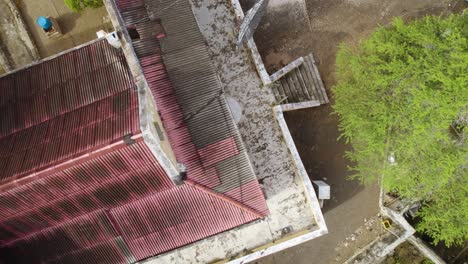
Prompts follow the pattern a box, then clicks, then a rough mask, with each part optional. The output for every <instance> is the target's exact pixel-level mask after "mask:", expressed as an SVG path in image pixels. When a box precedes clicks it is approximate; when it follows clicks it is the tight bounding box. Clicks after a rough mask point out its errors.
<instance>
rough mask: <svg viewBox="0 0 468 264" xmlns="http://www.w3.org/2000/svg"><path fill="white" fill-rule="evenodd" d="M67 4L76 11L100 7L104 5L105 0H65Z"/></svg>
mask: <svg viewBox="0 0 468 264" xmlns="http://www.w3.org/2000/svg"><path fill="white" fill-rule="evenodd" d="M64 3H65V5H66V6H67V7H68V8H70V9H71V10H72V11H74V12H80V11H83V10H84V9H85V8H87V7H90V8H98V7H101V6H103V5H104V2H103V0H64Z"/></svg>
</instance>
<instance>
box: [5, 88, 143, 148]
mask: <svg viewBox="0 0 468 264" xmlns="http://www.w3.org/2000/svg"><path fill="white" fill-rule="evenodd" d="M125 92H134V93H136V91H132V89H125V90H121V91H116V92H115V93H112V94H109V95H107V96H105V97H102V98H100V99H99V100H96V101H93V102H90V103H86V104H83V105H82V106H79V107H77V108H75V109H71V110H67V111H64V112H63V113H60V114H58V115H56V116H53V117H50V118H47V119H45V120H43V121H40V122H39V123H37V124H33V125H30V126H27V127H23V128H21V129H18V130H16V131H14V132H12V133H9V134H5V135H0V140H2V139H4V138H6V137H9V136H12V135H14V134H16V133H20V132H22V131H24V130H26V129H32V128H34V127H36V126H40V125H42V124H44V123H46V122H49V121H51V120H53V119H55V118H59V117H61V116H64V115H66V114H69V113H71V112H73V111H77V110H79V109H83V108H85V107H88V106H91V105H93V104H97V103H100V102H102V101H104V100H107V99H109V98H111V97H114V96H116V95H119V94H122V93H125ZM93 122H94V123H95V121H93ZM93 122H92V123H93Z"/></svg>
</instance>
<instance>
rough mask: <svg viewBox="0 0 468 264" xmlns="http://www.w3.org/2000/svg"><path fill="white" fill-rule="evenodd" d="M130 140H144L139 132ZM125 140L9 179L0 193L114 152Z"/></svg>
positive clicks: (122, 145) (1, 184)
mask: <svg viewBox="0 0 468 264" xmlns="http://www.w3.org/2000/svg"><path fill="white" fill-rule="evenodd" d="M130 139H131V140H135V142H140V141H143V140H144V139H143V134H142V133H141V132H139V133H138V134H135V135H132V136H131V137H130ZM126 140H128V136H127V137H126V136H123V137H122V138H121V139H118V140H116V141H114V142H113V143H110V144H105V145H101V146H99V147H97V148H92V149H89V150H87V151H84V152H82V153H79V155H78V156H76V157H74V158H66V159H64V160H62V161H58V162H57V163H52V164H50V165H48V166H46V167H43V168H42V169H40V170H39V171H36V172H32V173H28V174H26V175H24V176H22V177H19V178H18V179H16V178H10V179H9V180H8V181H5V182H0V193H3V192H7V191H9V190H12V189H14V188H15V187H18V186H21V185H25V184H28V183H30V182H32V181H35V180H38V179H41V178H42V177H47V176H49V175H52V174H53V173H55V172H57V171H58V170H66V169H69V168H71V167H73V166H76V165H78V164H81V163H83V162H86V161H88V160H90V159H94V158H96V157H100V156H102V155H105V154H107V153H109V152H112V151H114V150H115V148H116V147H125V146H127V145H128V144H127V142H126ZM50 171H52V172H50Z"/></svg>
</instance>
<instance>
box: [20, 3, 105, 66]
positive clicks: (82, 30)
mask: <svg viewBox="0 0 468 264" xmlns="http://www.w3.org/2000/svg"><path fill="white" fill-rule="evenodd" d="M15 3H16V5H17V7H18V9H19V11H20V12H21V15H22V16H23V19H24V21H25V23H26V26H27V27H28V30H29V32H30V33H31V35H32V37H33V39H34V42H35V44H36V46H37V49H38V50H39V54H40V56H41V58H46V57H49V56H52V55H54V54H57V53H59V52H62V51H65V50H67V49H71V48H73V47H76V46H78V45H81V44H84V43H86V42H89V41H91V40H93V39H96V38H97V36H96V32H97V31H99V30H101V29H103V30H107V31H110V30H112V25H111V23H110V21H109V19H108V15H107V11H106V8H105V7H101V8H97V9H86V10H84V11H83V12H81V13H74V12H72V11H71V10H70V9H68V7H67V6H66V5H65V4H64V2H63V0H15ZM39 16H50V17H52V18H55V19H56V20H57V23H58V25H59V27H60V28H61V31H62V33H63V35H62V36H61V37H58V38H54V39H50V38H47V37H46V36H45V34H44V33H43V32H42V29H41V28H40V27H39V26H38V25H37V24H36V19H37V18H38V17H39Z"/></svg>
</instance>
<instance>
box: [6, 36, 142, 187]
mask: <svg viewBox="0 0 468 264" xmlns="http://www.w3.org/2000/svg"><path fill="white" fill-rule="evenodd" d="M0 98H1V102H0V122H1V129H0V146H1V148H0V184H5V183H7V182H10V181H13V180H18V179H20V178H21V177H23V176H26V175H31V173H35V172H38V171H41V170H44V169H46V168H49V167H51V166H54V165H55V164H59V163H62V162H63V161H66V160H69V159H70V158H74V157H77V156H79V155H81V154H83V153H86V152H87V151H90V150H92V149H95V148H100V147H102V146H105V145H108V144H109V143H112V142H116V141H121V140H122V138H123V136H125V135H128V134H138V133H139V122H138V98H137V94H136V92H135V84H134V82H133V80H132V77H131V75H130V73H129V70H128V68H127V67H126V60H125V57H124V56H123V53H122V52H119V51H117V50H116V49H114V48H113V47H112V46H110V45H109V44H107V42H106V41H98V42H96V43H94V44H92V45H88V46H85V47H83V48H80V49H79V50H74V51H72V52H70V53H67V54H65V55H63V56H59V57H57V58H54V59H51V60H48V61H44V62H42V63H41V64H37V65H35V66H32V67H29V68H26V69H24V70H21V71H18V72H16V73H13V74H11V75H7V76H5V77H3V78H0Z"/></svg>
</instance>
